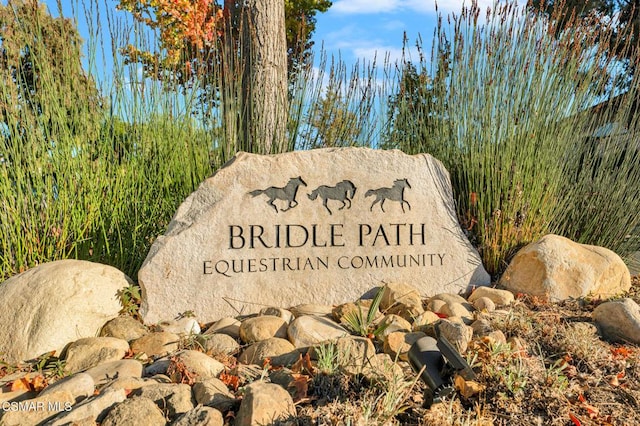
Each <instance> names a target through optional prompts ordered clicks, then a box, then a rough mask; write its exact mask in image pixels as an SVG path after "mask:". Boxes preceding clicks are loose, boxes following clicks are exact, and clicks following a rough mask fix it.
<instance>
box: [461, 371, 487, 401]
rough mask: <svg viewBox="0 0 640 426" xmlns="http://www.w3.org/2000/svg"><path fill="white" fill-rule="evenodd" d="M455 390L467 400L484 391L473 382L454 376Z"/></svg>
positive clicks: (481, 386) (483, 388)
mask: <svg viewBox="0 0 640 426" xmlns="http://www.w3.org/2000/svg"><path fill="white" fill-rule="evenodd" d="M454 385H455V387H456V390H457V391H458V392H460V395H462V396H463V397H464V398H465V399H469V398H471V397H472V396H474V395H477V394H479V393H480V392H482V391H484V390H485V386H484V385H481V384H480V383H478V382H476V381H473V380H465V379H464V378H463V377H462V376H458V375H456V377H455V380H454Z"/></svg>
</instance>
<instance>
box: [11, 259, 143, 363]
mask: <svg viewBox="0 0 640 426" xmlns="http://www.w3.org/2000/svg"><path fill="white" fill-rule="evenodd" d="M129 284H131V280H130V279H129V278H128V277H127V276H126V275H125V274H124V273H122V272H120V271H118V270H117V269H115V268H113V267H111V266H107V265H102V264H99V263H92V262H87V261H82V260H58V261H55V262H50V263H43V264H41V265H39V266H36V267H34V268H32V269H29V270H28V271H26V272H23V273H22V274H19V275H16V276H13V277H11V278H9V279H8V280H6V281H5V282H3V283H2V284H0V305H1V306H2V307H3V308H2V309H1V310H0V348H2V352H3V358H4V359H5V361H8V362H10V363H16V362H20V361H23V360H27V359H31V358H35V357H37V356H39V355H41V354H43V353H45V352H49V351H52V350H56V351H57V352H58V355H60V353H61V352H62V349H63V348H64V347H65V345H67V344H68V343H70V342H73V341H75V340H77V339H79V338H82V337H93V336H95V335H97V334H98V332H99V331H100V328H101V327H102V326H103V325H104V323H106V322H107V321H109V320H110V319H112V318H115V317H117V316H118V313H119V312H120V309H121V308H122V307H121V305H120V299H119V298H118V295H117V293H118V291H119V290H121V289H123V288H125V287H127V286H129ZM16 324H19V326H16Z"/></svg>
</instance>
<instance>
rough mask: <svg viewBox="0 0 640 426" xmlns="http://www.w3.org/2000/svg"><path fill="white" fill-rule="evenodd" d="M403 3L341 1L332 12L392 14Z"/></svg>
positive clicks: (371, 0) (397, 0)
mask: <svg viewBox="0 0 640 426" xmlns="http://www.w3.org/2000/svg"><path fill="white" fill-rule="evenodd" d="M401 3H402V0H339V1H336V2H334V3H333V6H331V9H330V10H331V11H333V12H337V13H341V14H363V13H381V12H392V11H393V10H394V9H396V8H397V7H398V6H399V4H401Z"/></svg>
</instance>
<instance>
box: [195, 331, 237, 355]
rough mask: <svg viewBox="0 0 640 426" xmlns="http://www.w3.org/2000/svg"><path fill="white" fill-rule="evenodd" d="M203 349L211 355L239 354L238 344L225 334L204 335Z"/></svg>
mask: <svg viewBox="0 0 640 426" xmlns="http://www.w3.org/2000/svg"><path fill="white" fill-rule="evenodd" d="M204 348H205V350H206V351H207V352H208V353H211V354H212V355H219V354H223V355H235V354H236V353H238V352H240V344H239V343H238V342H237V341H236V339H234V338H233V337H231V336H229V335H227V334H208V335H206V339H205V342H204Z"/></svg>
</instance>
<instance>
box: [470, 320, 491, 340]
mask: <svg viewBox="0 0 640 426" xmlns="http://www.w3.org/2000/svg"><path fill="white" fill-rule="evenodd" d="M471 329H472V330H473V337H482V336H486V335H487V334H489V333H491V332H492V331H493V327H492V326H491V322H489V320H487V319H484V318H482V319H479V320H476V321H474V322H473V323H472V324H471Z"/></svg>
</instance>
